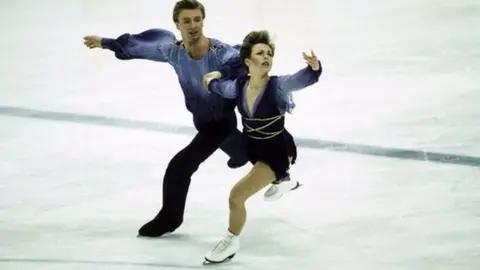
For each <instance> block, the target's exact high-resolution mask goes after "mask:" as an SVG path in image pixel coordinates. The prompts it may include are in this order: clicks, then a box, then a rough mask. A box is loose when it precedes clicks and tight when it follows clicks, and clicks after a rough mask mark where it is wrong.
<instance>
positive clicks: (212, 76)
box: [203, 71, 222, 89]
mask: <svg viewBox="0 0 480 270" xmlns="http://www.w3.org/2000/svg"><path fill="white" fill-rule="evenodd" d="M220 78H222V73H220V72H218V71H212V72H210V73H207V74H205V76H203V87H204V88H205V89H208V85H209V84H210V82H211V81H212V80H213V79H220Z"/></svg>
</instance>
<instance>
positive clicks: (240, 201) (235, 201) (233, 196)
mask: <svg viewBox="0 0 480 270" xmlns="http://www.w3.org/2000/svg"><path fill="white" fill-rule="evenodd" d="M246 201H247V198H246V197H245V196H244V195H243V194H242V193H241V192H240V191H239V190H236V189H235V188H234V189H232V190H231V191H230V196H229V197H228V204H229V206H230V209H235V208H238V207H242V206H244V205H245V202H246Z"/></svg>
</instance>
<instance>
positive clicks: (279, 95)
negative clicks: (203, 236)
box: [205, 31, 322, 263]
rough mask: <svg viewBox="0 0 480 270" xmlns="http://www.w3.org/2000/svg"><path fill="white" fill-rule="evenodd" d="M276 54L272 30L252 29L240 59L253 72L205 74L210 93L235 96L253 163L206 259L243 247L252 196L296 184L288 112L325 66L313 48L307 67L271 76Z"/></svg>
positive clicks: (220, 257) (224, 256) (234, 192)
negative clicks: (223, 232) (294, 94)
mask: <svg viewBox="0 0 480 270" xmlns="http://www.w3.org/2000/svg"><path fill="white" fill-rule="evenodd" d="M273 56H274V44H272V43H271V41H270V36H269V33H268V32H267V31H253V32H250V33H249V34H248V35H247V36H246V37H245V39H244V40H243V44H242V46H241V49H240V59H241V61H242V64H243V65H244V66H245V68H246V70H247V71H248V73H249V74H245V75H243V76H239V77H237V78H236V79H235V80H220V79H219V78H220V76H219V75H217V73H215V72H212V73H211V75H207V76H206V84H207V86H208V89H209V90H210V91H212V92H215V93H217V94H219V95H221V96H223V97H225V98H229V99H236V101H237V107H238V110H239V112H240V114H241V115H242V124H243V134H242V136H243V139H244V142H245V147H246V149H247V154H248V157H249V160H250V162H251V163H252V164H254V166H253V168H252V169H251V171H250V172H249V173H248V174H247V175H246V176H245V177H243V178H242V179H241V180H240V181H239V182H237V183H236V184H235V186H234V187H233V188H232V190H231V192H230V197H229V208H230V217H229V228H228V232H227V234H226V236H225V237H224V238H223V239H222V240H221V241H220V242H219V243H218V244H217V245H216V246H215V248H214V249H213V250H212V251H211V252H209V253H208V254H207V255H206V256H205V260H206V261H207V263H221V262H224V261H226V260H228V259H231V258H233V256H234V255H235V254H236V252H237V251H238V249H239V239H238V236H239V235H240V232H241V231H242V229H243V226H244V224H245V220H246V215H247V213H246V209H245V202H246V201H247V199H248V198H249V197H251V196H252V195H254V194H255V193H257V192H258V191H260V190H261V189H263V188H264V187H266V186H267V185H269V184H271V183H274V182H275V181H280V182H282V183H283V182H293V181H292V180H288V179H289V177H288V170H289V167H290V164H294V163H295V159H296V146H295V142H294V140H293V137H292V136H291V135H290V134H289V133H288V131H287V130H286V129H285V127H284V125H285V118H284V114H285V112H289V113H290V112H291V111H292V109H293V108H294V103H293V101H292V97H291V93H292V92H293V91H297V90H301V89H304V88H306V87H308V86H310V85H312V84H314V83H316V82H317V81H318V79H319V77H320V75H321V73H322V67H321V63H320V61H319V60H318V59H317V57H316V55H315V54H314V52H313V51H312V55H311V56H309V55H307V54H305V53H303V58H304V60H305V62H306V64H307V65H308V66H307V67H306V68H303V69H301V70H300V71H298V72H296V73H295V74H293V75H286V76H270V75H269V72H270V70H271V68H272V60H273ZM284 179H287V180H284ZM294 183H296V185H298V182H296V181H295V182H294ZM291 188H292V187H291V186H290V189H291Z"/></svg>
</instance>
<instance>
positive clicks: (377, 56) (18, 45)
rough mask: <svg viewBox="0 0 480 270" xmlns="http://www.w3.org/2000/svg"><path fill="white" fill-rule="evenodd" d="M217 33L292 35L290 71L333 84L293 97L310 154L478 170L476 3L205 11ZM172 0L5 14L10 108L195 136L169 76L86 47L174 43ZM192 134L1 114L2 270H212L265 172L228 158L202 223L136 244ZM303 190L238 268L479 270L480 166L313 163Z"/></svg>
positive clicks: (251, 242) (304, 167)
mask: <svg viewBox="0 0 480 270" xmlns="http://www.w3.org/2000/svg"><path fill="white" fill-rule="evenodd" d="M204 3H205V4H206V6H207V12H208V13H207V19H206V24H205V32H206V34H207V35H208V36H212V37H217V38H220V39H222V40H225V41H226V42H230V43H239V42H241V40H242V38H243V36H244V35H245V34H246V33H247V32H248V31H250V30H252V29H269V30H271V31H273V32H275V34H276V42H277V47H278V51H277V55H276V63H275V64H276V66H275V72H276V73H286V72H291V71H294V70H296V69H298V68H300V67H301V66H303V62H302V59H301V52H302V51H304V50H310V49H314V50H315V51H316V52H317V54H318V55H319V57H320V58H321V59H322V61H323V65H324V74H323V75H322V79H321V82H320V83H319V84H318V85H316V86H313V87H311V88H309V89H307V90H305V91H303V92H300V93H297V94H296V95H295V100H296V103H297V109H296V110H295V111H294V115H291V116H289V117H288V126H289V130H290V131H291V132H292V133H293V134H294V135H295V136H299V137H308V138H318V139H324V140H332V141H340V142H344V143H360V144H368V145H376V146H384V147H400V148H406V149H415V150H423V151H436V152H444V153H451V154H459V155H470V156H477V157H478V156H480V109H479V107H478V106H479V104H480V87H479V85H480V76H479V74H480V28H479V27H478V26H479V25H480V3H479V2H478V1H476V0H459V1H447V0H423V1H413V0H408V1H394V0H383V1H380V0H368V1H356V0H355V1H354V0H338V1H315V0H300V1H274V0H262V1H253V0H246V1H239V0H236V1H213V0H206V1H204ZM172 6H173V1H154V0H137V1H113V0H109V1H106V0H105V1H93V0H71V1H53V0H45V1H26V0H17V1H1V2H0V21H1V23H0V31H1V33H2V37H1V38H0V45H1V47H0V49H1V50H0V57H1V60H2V65H0V79H1V80H0V106H12V107H19V108H29V109H37V110H45V111H53V112H69V113H78V114H92V115H103V116H111V117H119V118H126V119H132V120H142V121H154V122H159V123H170V124H179V125H185V126H191V125H192V124H191V116H190V114H189V113H188V112H187V111H186V109H185V108H184V105H183V96H182V94H181V92H180V89H179V87H178V84H177V79H176V76H175V74H174V72H173V71H172V69H171V68H170V67H169V66H167V65H166V64H161V63H154V62H148V61H141V60H137V61H126V62H122V61H119V60H117V59H115V58H114V57H113V55H112V53H111V52H108V51H100V50H87V49H86V48H85V47H84V46H83V44H82V37H83V36H84V35H87V34H98V35H102V36H110V37H116V36H118V35H120V34H122V33H124V32H132V33H134V32H139V31H142V30H145V29H148V28H155V27H160V28H166V29H169V30H172V31H175V27H174V25H173V23H172V22H171V9H172ZM190 139H191V137H190V136H187V135H177V134H169V133H161V132H154V131H145V130H135V129H124V128H114V127H104V126H97V125H92V124H79V123H68V122H55V121H50V120H47V119H30V118H21V117H12V116H8V115H0V269H2V270H10V269H39V270H43V269H73V270H80V269H132V270H136V269H165V270H169V269H203V268H205V266H202V265H201V263H202V261H203V255H204V254H205V253H206V252H207V251H209V250H210V249H211V248H213V246H214V245H215V243H216V241H217V240H219V237H221V236H222V235H223V233H224V232H225V229H226V226H227V218H228V205H227V198H228V193H229V190H230V188H231V187H232V185H233V184H234V183H235V181H237V180H238V179H239V178H240V177H241V176H242V175H244V174H245V173H246V172H247V171H248V169H249V168H250V166H245V167H244V168H241V169H238V170H230V169H228V168H227V166H226V161H227V157H226V156H225V155H224V154H223V153H221V152H217V153H215V154H214V155H213V156H212V158H210V159H209V160H208V161H207V162H205V163H204V164H203V165H202V166H201V168H200V169H199V171H198V172H197V173H196V174H195V176H194V177H193V180H192V185H191V188H190V193H189V198H188V206H187V213H186V215H185V223H184V224H183V226H182V227H181V228H180V229H179V230H178V231H177V232H175V234H173V235H170V236H168V237H165V238H160V239H151V240H148V239H141V238H137V237H136V234H137V230H138V228H139V227H140V226H141V225H142V224H143V223H145V222H146V221H148V220H150V219H151V218H152V217H153V216H154V215H155V214H156V213H157V211H158V209H159V207H160V206H161V183H162V177H163V172H164V169H165V166H166V164H167V163H168V161H169V159H170V158H171V157H172V156H173V155H174V154H175V153H176V152H177V151H178V150H180V149H181V148H182V147H184V146H185V145H186V144H187V143H188V142H189V140H190ZM292 175H293V177H295V178H297V179H299V180H300V181H301V182H302V183H303V184H304V187H302V188H301V189H299V190H297V191H295V192H294V193H291V194H289V195H287V196H286V197H284V198H282V199H281V200H280V201H277V202H273V203H266V202H263V201H262V199H261V197H262V196H261V194H259V195H257V196H255V197H254V198H252V199H251V201H250V202H249V204H248V208H249V212H248V221H247V224H246V227H245V230H244V232H243V234H242V238H241V244H242V249H241V251H240V252H239V254H238V255H237V257H236V258H235V260H234V261H233V262H231V263H229V264H225V265H223V266H220V267H219V268H222V269H242V270H243V269H246V270H250V269H252V270H254V269H262V270H268V269H305V270H307V269H308V270H310V269H312V270H330V269H332V270H333V269H335V270H336V269H339V270H350V269H352V270H353V269H356V270H357V269H358V270H363V269H365V270H377V269H381V270H385V269H394V270H396V269H402V270H403V269H408V270H429V269H435V270H437V269H449V270H450V269H451V270H478V269H480V171H479V168H478V167H473V166H461V165H450V164H437V163H431V162H424V161H413V160H402V159H393V158H386V157H371V156H366V155H359V154H353V153H341V152H333V151H326V150H320V149H317V150H316V149H305V148H300V149H299V159H298V163H297V165H295V167H294V168H293V170H292Z"/></svg>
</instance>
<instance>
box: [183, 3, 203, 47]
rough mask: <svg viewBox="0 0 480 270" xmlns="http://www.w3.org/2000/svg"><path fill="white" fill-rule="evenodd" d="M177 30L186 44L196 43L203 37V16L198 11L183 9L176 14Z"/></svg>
mask: <svg viewBox="0 0 480 270" xmlns="http://www.w3.org/2000/svg"><path fill="white" fill-rule="evenodd" d="M176 25H177V29H178V30H179V31H180V34H181V36H182V40H183V42H185V43H188V44H195V43H197V42H198V41H199V40H200V38H201V37H202V36H203V16H202V11H201V10H200V9H184V10H182V11H180V13H179V14H178V23H176Z"/></svg>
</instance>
